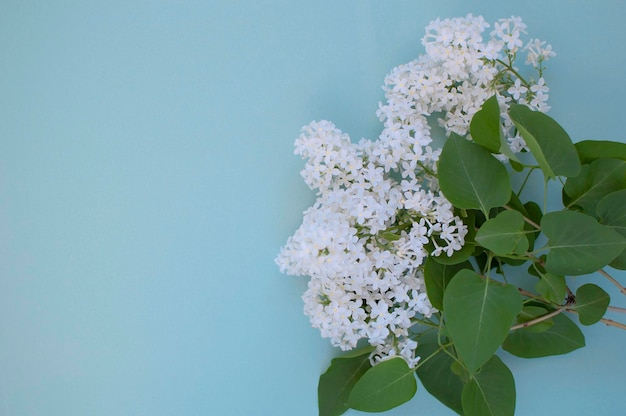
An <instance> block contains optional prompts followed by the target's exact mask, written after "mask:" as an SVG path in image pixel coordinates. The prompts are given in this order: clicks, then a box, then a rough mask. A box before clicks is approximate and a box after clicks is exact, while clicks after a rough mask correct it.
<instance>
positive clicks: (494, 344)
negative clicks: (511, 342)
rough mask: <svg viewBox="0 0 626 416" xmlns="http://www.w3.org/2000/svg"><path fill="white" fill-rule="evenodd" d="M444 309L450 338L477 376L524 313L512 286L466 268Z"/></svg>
mask: <svg viewBox="0 0 626 416" xmlns="http://www.w3.org/2000/svg"><path fill="white" fill-rule="evenodd" d="M443 307H444V311H445V312H444V313H445V322H446V328H447V330H448V333H449V335H450V338H452V341H453V342H454V345H455V347H456V349H457V351H458V353H459V355H460V356H461V358H462V359H463V362H464V363H465V365H466V367H467V370H468V371H469V373H470V374H474V373H475V372H476V370H478V368H479V367H480V366H481V365H483V364H484V363H485V362H486V361H487V360H488V359H489V358H490V357H491V356H492V355H493V354H494V353H495V352H496V350H497V349H498V347H499V346H500V345H501V344H502V341H504V339H505V338H506V336H507V334H508V332H509V330H510V328H511V326H512V325H513V321H514V320H515V317H516V316H517V314H518V313H519V312H520V311H521V310H522V297H521V296H520V294H519V292H518V291H517V289H516V288H515V287H514V286H512V285H502V284H500V283H497V282H492V281H489V279H482V278H481V277H480V276H479V275H478V274H476V273H475V272H473V271H471V270H467V269H464V270H461V271H460V272H458V273H457V274H456V276H454V278H453V279H452V281H451V282H450V283H449V284H448V287H447V288H446V292H445V293H444V296H443Z"/></svg>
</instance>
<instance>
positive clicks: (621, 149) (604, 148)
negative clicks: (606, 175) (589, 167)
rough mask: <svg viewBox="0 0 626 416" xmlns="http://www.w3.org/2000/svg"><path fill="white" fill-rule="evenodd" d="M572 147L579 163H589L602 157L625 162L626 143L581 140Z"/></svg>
mask: <svg viewBox="0 0 626 416" xmlns="http://www.w3.org/2000/svg"><path fill="white" fill-rule="evenodd" d="M574 146H575V147H576V151H577V152H578V156H579V157H580V162H581V163H591V162H592V161H594V160H596V159H600V158H602V157H612V158H616V159H622V160H626V143H620V142H613V141H608V140H583V141H582V142H578V143H576V144H575V145H574Z"/></svg>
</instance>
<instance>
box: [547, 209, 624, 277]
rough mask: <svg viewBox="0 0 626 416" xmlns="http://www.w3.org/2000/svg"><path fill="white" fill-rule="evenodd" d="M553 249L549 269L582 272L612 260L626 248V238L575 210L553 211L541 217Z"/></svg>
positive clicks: (559, 272)
mask: <svg viewBox="0 0 626 416" xmlns="http://www.w3.org/2000/svg"><path fill="white" fill-rule="evenodd" d="M541 228H542V230H543V232H544V234H545V235H546V237H548V247H549V248H550V252H549V253H548V254H547V256H546V264H545V267H546V270H547V271H548V272H549V273H552V274H556V275H564V276H565V275H574V276H575V275H581V274H588V273H593V272H594V271H596V270H598V269H600V268H602V267H603V266H605V265H607V264H609V263H610V262H611V261H613V259H615V258H616V257H617V256H619V255H620V253H621V252H622V250H624V248H626V238H625V237H624V236H622V235H621V234H619V233H618V232H617V231H615V230H613V229H612V228H610V227H608V226H605V225H601V224H598V222H597V221H596V220H595V219H594V218H593V217H590V216H589V215H585V214H583V213H580V212H574V211H561V212H551V213H548V214H546V215H544V216H543V218H542V219H541Z"/></svg>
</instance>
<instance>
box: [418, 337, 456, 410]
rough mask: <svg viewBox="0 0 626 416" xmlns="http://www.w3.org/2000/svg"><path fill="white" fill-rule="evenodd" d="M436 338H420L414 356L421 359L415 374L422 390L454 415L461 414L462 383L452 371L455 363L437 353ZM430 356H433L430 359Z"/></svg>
mask: <svg viewBox="0 0 626 416" xmlns="http://www.w3.org/2000/svg"><path fill="white" fill-rule="evenodd" d="M438 349H439V344H438V343H437V338H436V337H434V339H426V340H424V339H423V338H420V340H419V344H418V346H417V349H416V350H415V354H416V355H419V356H420V357H422V360H425V359H427V358H428V357H430V358H428V361H423V362H420V364H419V366H418V367H417V370H416V373H417V376H418V377H419V379H420V381H421V382H422V384H423V385H424V388H425V389H426V390H427V391H428V392H429V393H430V394H432V395H433V396H434V397H435V398H436V399H437V400H439V401H440V402H441V403H443V404H444V405H446V406H448V407H449V408H450V409H452V410H454V411H455V412H456V413H458V414H460V415H462V414H463V406H462V404H461V393H462V391H463V382H462V381H461V379H460V378H459V376H457V375H456V374H455V373H454V372H453V371H452V365H453V364H455V363H456V361H455V360H454V359H453V358H452V357H451V356H450V355H449V354H447V353H446V352H444V351H439V352H436V351H437V350H438ZM432 354H435V355H433V356H432V357H431V355H432Z"/></svg>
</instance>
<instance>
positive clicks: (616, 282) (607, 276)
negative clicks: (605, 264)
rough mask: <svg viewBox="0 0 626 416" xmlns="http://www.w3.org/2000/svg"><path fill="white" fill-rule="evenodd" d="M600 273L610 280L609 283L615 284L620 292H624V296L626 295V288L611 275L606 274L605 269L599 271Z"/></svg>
mask: <svg viewBox="0 0 626 416" xmlns="http://www.w3.org/2000/svg"><path fill="white" fill-rule="evenodd" d="M598 273H600V274H601V275H602V276H604V277H606V278H607V279H609V281H610V282H611V283H613V284H614V285H615V286H616V287H617V288H618V289H619V291H620V292H622V295H626V287H624V286H622V285H621V284H620V283H619V282H618V281H617V280H615V279H614V278H613V277H612V276H611V275H610V274H608V273H607V272H605V271H604V270H603V269H600V270H598Z"/></svg>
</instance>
